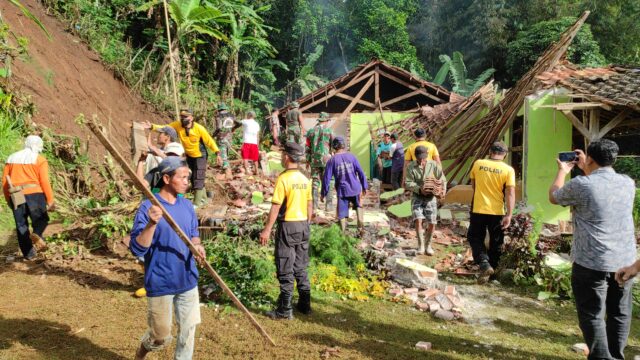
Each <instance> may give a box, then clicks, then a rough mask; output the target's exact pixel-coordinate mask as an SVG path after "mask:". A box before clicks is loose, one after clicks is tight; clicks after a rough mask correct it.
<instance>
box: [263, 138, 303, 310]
mask: <svg viewBox="0 0 640 360" xmlns="http://www.w3.org/2000/svg"><path fill="white" fill-rule="evenodd" d="M303 159H304V148H303V147H302V146H301V145H300V144H297V143H295V142H292V141H290V142H287V143H286V144H285V145H284V152H283V154H282V160H281V161H282V166H283V167H284V168H285V171H283V172H282V173H281V174H280V176H278V179H277V180H276V187H275V189H274V191H273V198H272V200H271V211H270V212H269V219H268V220H267V225H266V226H265V227H264V230H262V232H261V233H260V243H261V244H262V245H263V246H264V245H267V243H268V242H269V237H270V236H271V229H272V228H273V225H274V224H275V223H276V221H277V227H276V238H275V243H276V247H275V260H276V271H277V274H278V281H279V282H280V296H279V298H278V305H277V307H276V308H275V309H274V310H273V311H268V312H267V313H266V315H267V316H269V317H270V318H272V319H286V320H290V319H293V311H292V309H291V299H292V298H293V285H294V280H295V282H296V283H297V286H298V295H299V296H300V297H299V299H298V305H297V306H296V307H297V309H298V310H299V311H300V312H301V313H303V314H310V313H311V284H310V283H309V276H308V274H307V267H308V266H309V235H310V232H311V231H310V228H309V224H310V222H311V218H312V217H313V202H312V198H311V182H310V181H309V179H308V178H307V177H306V176H304V174H302V172H300V169H299V165H298V164H299V163H300V162H301V161H302V160H303Z"/></svg>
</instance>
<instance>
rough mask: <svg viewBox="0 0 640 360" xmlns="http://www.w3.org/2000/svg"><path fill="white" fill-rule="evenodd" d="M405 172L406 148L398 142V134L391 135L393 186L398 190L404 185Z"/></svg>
mask: <svg viewBox="0 0 640 360" xmlns="http://www.w3.org/2000/svg"><path fill="white" fill-rule="evenodd" d="M403 170H404V148H403V147H402V143H401V142H400V141H398V135H397V134H396V133H393V134H391V186H393V190H398V189H399V188H400V185H401V183H402V171H403Z"/></svg>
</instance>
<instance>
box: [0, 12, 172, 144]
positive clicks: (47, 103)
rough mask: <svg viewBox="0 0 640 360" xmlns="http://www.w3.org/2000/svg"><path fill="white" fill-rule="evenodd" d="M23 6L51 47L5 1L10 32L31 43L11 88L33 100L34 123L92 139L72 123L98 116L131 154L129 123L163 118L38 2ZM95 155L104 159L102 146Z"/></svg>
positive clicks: (18, 64) (16, 67) (17, 66)
mask: <svg viewBox="0 0 640 360" xmlns="http://www.w3.org/2000/svg"><path fill="white" fill-rule="evenodd" d="M21 2H22V3H23V4H24V5H25V6H26V7H27V8H28V9H29V10H30V11H31V12H32V13H33V14H34V15H35V16H36V17H38V18H39V19H40V20H41V21H42V22H43V23H44V25H45V27H46V28H47V30H48V31H49V32H50V33H51V36H52V39H51V41H50V40H48V39H47V37H46V36H45V34H44V33H43V32H42V31H41V30H40V28H38V27H37V26H36V25H35V24H34V23H33V22H32V21H30V20H28V19H27V18H25V17H24V16H23V15H22V13H21V12H20V10H18V9H17V8H16V7H15V6H13V5H11V4H10V3H9V2H7V1H2V2H0V12H1V13H2V16H3V20H5V21H6V22H7V23H8V24H9V26H10V27H11V30H12V31H13V32H15V33H16V34H17V35H19V36H24V37H27V38H28V39H29V45H28V50H29V58H28V59H27V60H26V61H20V60H17V61H15V62H14V64H13V77H12V83H13V85H14V86H15V87H16V88H17V90H18V92H20V93H24V94H27V95H30V96H31V100H32V101H33V102H34V103H35V105H36V107H37V114H36V116H35V117H34V119H33V120H34V122H35V123H37V124H42V125H45V126H47V127H49V128H51V129H53V130H54V132H56V133H60V134H66V135H75V136H79V137H80V138H81V139H82V140H83V141H84V140H86V139H87V137H88V136H89V131H88V129H86V128H85V127H84V126H78V125H77V124H76V123H75V122H74V119H75V118H76V116H77V115H78V114H80V113H83V114H85V116H92V115H93V114H97V115H98V116H99V119H100V120H101V121H102V123H103V124H105V125H110V126H108V130H109V132H110V133H111V134H117V135H118V136H113V138H114V140H115V141H116V143H117V145H118V147H119V148H120V149H121V150H127V152H128V149H129V136H130V126H131V122H132V121H134V120H144V119H147V120H152V119H156V120H157V119H159V118H161V117H160V116H159V115H158V114H156V113H154V111H153V109H152V108H151V107H150V106H148V105H145V103H144V101H143V100H142V98H140V97H139V96H137V95H134V94H131V93H130V92H129V90H128V89H127V88H126V87H125V86H124V84H122V82H120V81H119V80H117V79H116V78H115V77H114V75H113V73H112V72H111V71H109V70H107V69H105V67H104V66H103V65H102V63H101V62H100V60H99V56H98V55H97V54H96V53H95V52H93V51H91V50H89V49H88V48H87V45H86V44H85V43H83V42H82V41H81V40H79V39H78V38H76V37H75V36H73V35H72V34H70V33H69V32H68V31H67V29H66V28H65V27H64V25H63V24H62V23H61V22H59V21H58V20H57V19H56V18H54V17H52V16H49V15H47V14H46V13H45V11H44V9H43V8H42V6H41V5H40V3H39V2H38V1H37V0H21ZM91 146H92V147H90V152H91V153H92V154H103V153H104V150H103V149H102V146H100V144H97V143H96V142H94V143H93V144H92V145H91Z"/></svg>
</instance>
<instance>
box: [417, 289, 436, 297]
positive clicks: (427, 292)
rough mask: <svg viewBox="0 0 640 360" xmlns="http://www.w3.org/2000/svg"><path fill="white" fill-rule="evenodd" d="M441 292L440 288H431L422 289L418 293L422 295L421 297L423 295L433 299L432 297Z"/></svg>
mask: <svg viewBox="0 0 640 360" xmlns="http://www.w3.org/2000/svg"><path fill="white" fill-rule="evenodd" d="M439 292H440V291H439V290H438V289H435V288H431V289H427V290H423V291H420V292H419V293H418V296H420V297H422V298H424V299H431V298H433V297H435V296H436V294H438V293H439Z"/></svg>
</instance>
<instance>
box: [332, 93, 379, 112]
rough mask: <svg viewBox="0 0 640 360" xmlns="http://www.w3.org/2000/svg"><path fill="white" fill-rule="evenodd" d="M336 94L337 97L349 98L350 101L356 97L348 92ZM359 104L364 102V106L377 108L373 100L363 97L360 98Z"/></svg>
mask: <svg viewBox="0 0 640 360" xmlns="http://www.w3.org/2000/svg"><path fill="white" fill-rule="evenodd" d="M334 96H335V97H339V98H341V99H345V100H349V101H353V99H355V98H354V97H353V96H349V95H347V94H345V93H336V94H335V95H334ZM358 104H362V105H364V106H366V107H369V108H371V109H373V110H375V109H376V104H374V103H372V102H369V101H367V100H362V99H360V100H359V101H358Z"/></svg>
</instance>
